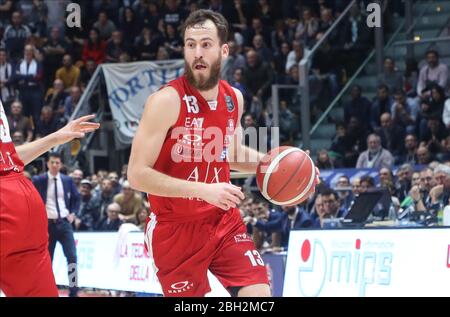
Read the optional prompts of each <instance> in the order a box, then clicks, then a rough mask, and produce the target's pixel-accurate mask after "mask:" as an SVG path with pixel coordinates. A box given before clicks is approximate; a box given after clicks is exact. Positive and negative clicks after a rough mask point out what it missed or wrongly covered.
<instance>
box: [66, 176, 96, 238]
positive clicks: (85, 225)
mask: <svg viewBox="0 0 450 317" xmlns="http://www.w3.org/2000/svg"><path fill="white" fill-rule="evenodd" d="M91 191H92V183H91V181H89V180H87V179H83V180H82V181H81V182H80V197H81V202H80V209H79V211H78V212H76V213H75V219H74V222H73V225H74V228H75V230H76V231H93V230H94V229H95V224H96V223H97V221H98V219H99V215H100V206H99V205H98V200H95V199H94V197H93V196H92V193H91Z"/></svg>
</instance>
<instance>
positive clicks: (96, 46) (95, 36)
mask: <svg viewBox="0 0 450 317" xmlns="http://www.w3.org/2000/svg"><path fill="white" fill-rule="evenodd" d="M99 34H100V33H99V31H98V30H97V29H95V28H94V29H91V30H90V31H89V39H87V40H86V41H85V42H84V45H83V52H82V56H83V57H82V58H83V62H84V63H86V62H87V60H88V59H93V60H94V61H95V63H96V64H97V65H98V64H101V63H103V62H104V61H105V54H106V44H105V42H104V41H103V40H101V39H100V35H99Z"/></svg>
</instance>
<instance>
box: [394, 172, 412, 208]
mask: <svg viewBox="0 0 450 317" xmlns="http://www.w3.org/2000/svg"><path fill="white" fill-rule="evenodd" d="M412 173H413V168H412V166H411V165H410V164H403V165H402V166H400V168H399V169H398V170H397V181H396V182H395V196H396V197H398V199H399V200H400V201H403V199H405V198H406V196H408V193H409V191H410V189H411V179H412Z"/></svg>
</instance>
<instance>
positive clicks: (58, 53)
mask: <svg viewBox="0 0 450 317" xmlns="http://www.w3.org/2000/svg"><path fill="white" fill-rule="evenodd" d="M60 33H61V32H60V30H59V28H57V27H53V28H52V29H51V32H50V37H49V39H48V41H47V43H45V45H44V47H43V48H42V50H43V52H44V56H45V58H44V77H45V85H46V86H48V85H50V83H51V82H52V80H53V78H54V75H55V73H56V71H57V70H58V68H59V67H60V66H61V61H62V60H63V57H64V54H66V53H67V52H68V49H69V45H68V43H67V42H66V41H65V40H63V39H62V38H61V34H60Z"/></svg>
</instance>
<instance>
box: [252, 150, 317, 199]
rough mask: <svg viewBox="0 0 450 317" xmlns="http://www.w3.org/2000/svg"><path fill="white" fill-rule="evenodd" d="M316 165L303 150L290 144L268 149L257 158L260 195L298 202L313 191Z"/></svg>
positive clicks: (257, 180)
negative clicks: (260, 157) (268, 150)
mask: <svg viewBox="0 0 450 317" xmlns="http://www.w3.org/2000/svg"><path fill="white" fill-rule="evenodd" d="M315 179H316V169H315V166H314V163H313V161H312V159H311V158H310V157H309V155H308V154H306V153H305V152H304V151H302V150H300V149H299V148H295V147H291V146H281V147H279V148H276V149H273V150H271V151H270V152H269V153H267V154H266V155H265V156H264V157H263V159H262V160H261V161H260V162H259V164H258V168H257V170H256V183H257V184H258V188H259V190H260V191H261V193H262V195H263V196H264V197H265V198H266V199H267V200H269V201H270V202H272V203H274V204H276V205H281V206H291V205H297V204H300V203H301V202H303V201H305V200H306V199H307V198H308V197H309V196H310V195H311V193H312V192H313V190H314V186H315Z"/></svg>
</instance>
